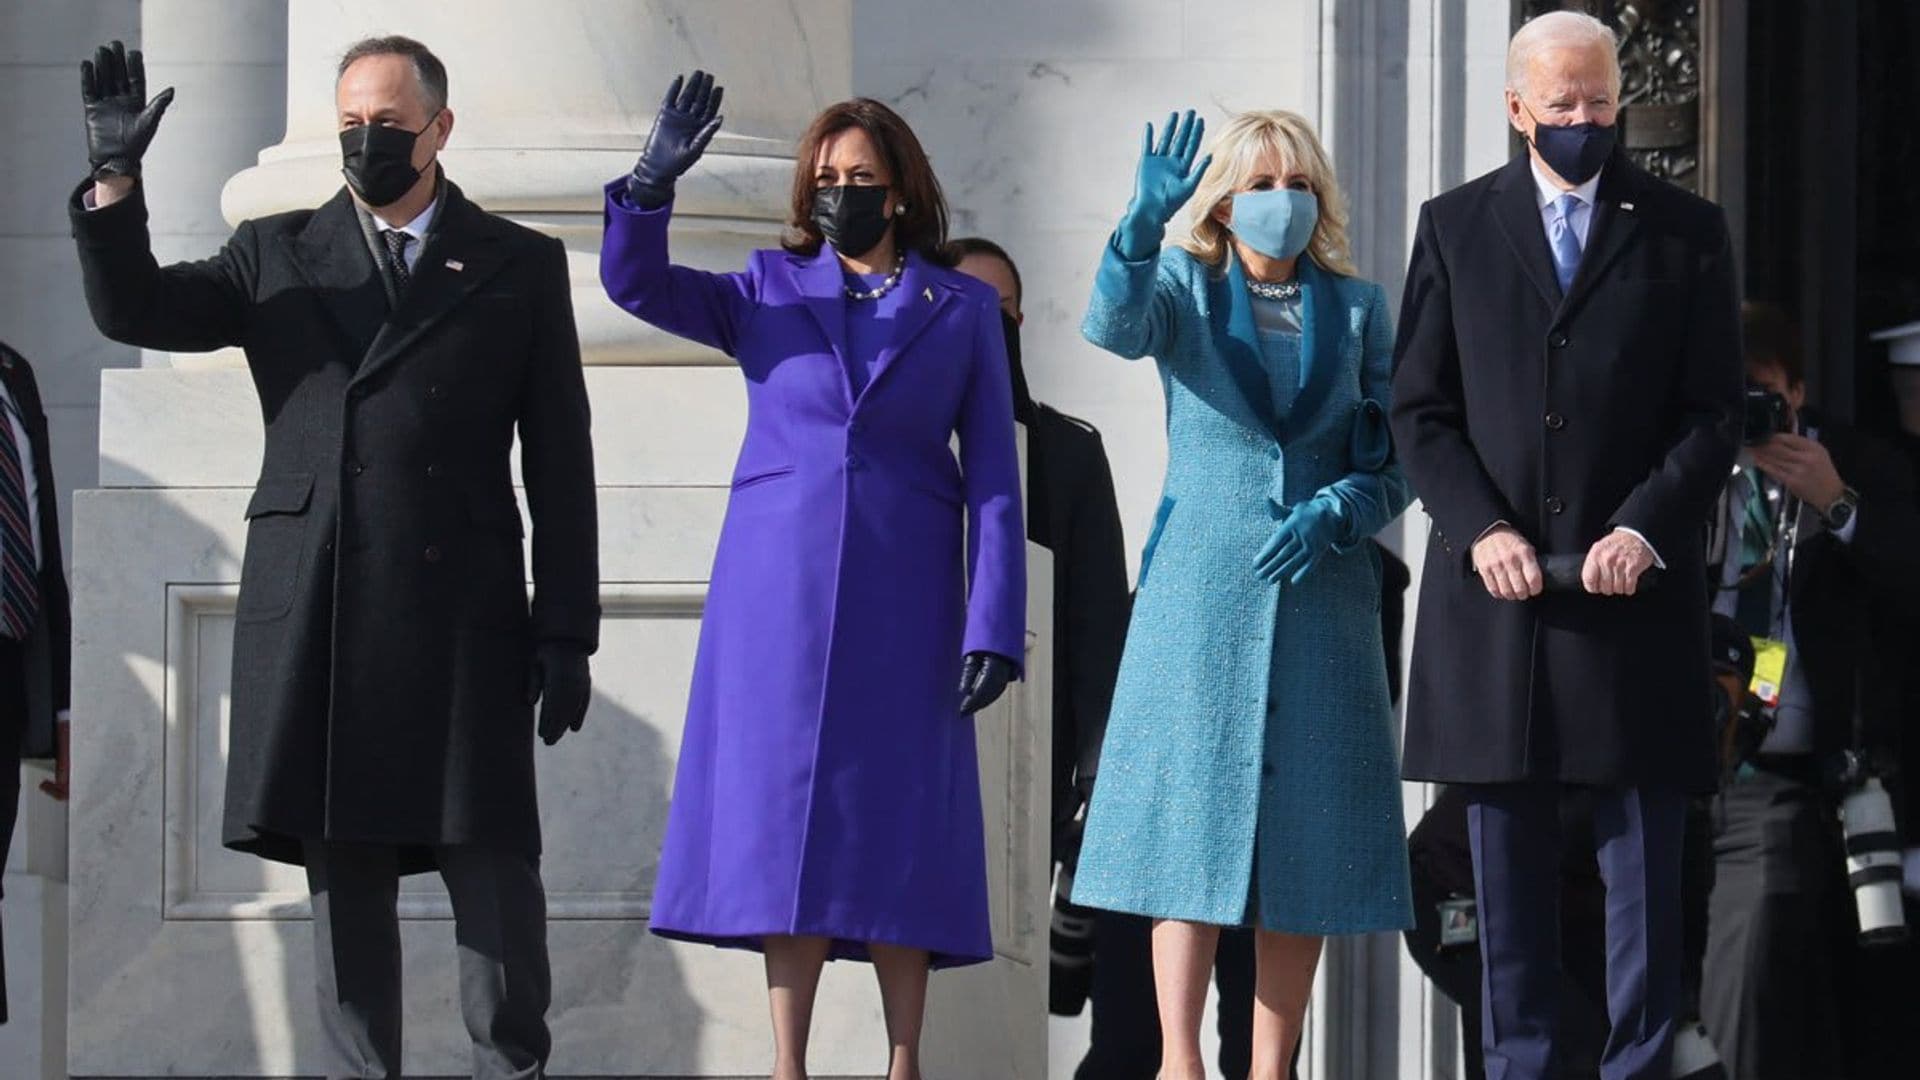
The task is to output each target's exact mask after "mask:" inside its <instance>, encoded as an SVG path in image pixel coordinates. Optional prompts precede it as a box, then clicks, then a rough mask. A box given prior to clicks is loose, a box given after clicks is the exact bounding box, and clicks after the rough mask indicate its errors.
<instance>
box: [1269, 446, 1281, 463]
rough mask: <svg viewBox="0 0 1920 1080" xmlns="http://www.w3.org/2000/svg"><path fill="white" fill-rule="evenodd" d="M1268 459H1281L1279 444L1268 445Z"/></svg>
mask: <svg viewBox="0 0 1920 1080" xmlns="http://www.w3.org/2000/svg"><path fill="white" fill-rule="evenodd" d="M1267 460H1269V461H1279V460H1280V448H1279V447H1277V446H1269V447H1267Z"/></svg>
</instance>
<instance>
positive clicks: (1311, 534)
mask: <svg viewBox="0 0 1920 1080" xmlns="http://www.w3.org/2000/svg"><path fill="white" fill-rule="evenodd" d="M1346 534H1347V512H1346V508H1345V507H1343V506H1341V505H1340V500H1338V499H1336V498H1334V497H1333V496H1331V495H1316V496H1314V497H1313V498H1311V499H1308V500H1307V501H1306V502H1303V503H1301V504H1300V505H1299V506H1296V507H1294V508H1293V510H1292V511H1291V512H1290V513H1288V514H1287V516H1286V517H1283V518H1281V519H1280V523H1279V524H1278V525H1275V526H1274V528H1273V536H1272V537H1270V538H1269V539H1268V540H1267V544H1266V546H1265V547H1263V548H1261V549H1260V556H1259V557H1258V558H1256V559H1255V560H1254V563H1253V568H1254V572H1255V573H1257V574H1259V575H1260V579H1261V580H1262V581H1265V582H1267V583H1268V584H1270V585H1278V584H1280V583H1281V582H1282V581H1285V582H1286V583H1287V584H1289V585H1298V584H1300V583H1301V582H1302V581H1305V580H1306V579H1307V575H1308V574H1311V573H1313V571H1314V569H1315V568H1316V567H1318V566H1319V565H1320V560H1322V559H1324V558H1326V557H1327V553H1328V552H1331V551H1332V550H1333V545H1335V544H1337V543H1339V542H1340V541H1341V540H1342V539H1343V538H1345V536H1346Z"/></svg>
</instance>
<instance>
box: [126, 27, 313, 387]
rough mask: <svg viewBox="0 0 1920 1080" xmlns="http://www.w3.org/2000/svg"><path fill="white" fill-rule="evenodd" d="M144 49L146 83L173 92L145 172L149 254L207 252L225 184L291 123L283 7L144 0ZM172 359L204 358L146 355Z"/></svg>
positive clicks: (220, 230) (224, 231) (220, 235)
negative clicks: (150, 239) (288, 120)
mask: <svg viewBox="0 0 1920 1080" xmlns="http://www.w3.org/2000/svg"><path fill="white" fill-rule="evenodd" d="M140 46H141V48H142V50H143V51H144V52H145V54H146V61H147V86H148V87H150V88H151V91H152V92H156V93H157V92H158V91H159V90H161V89H162V88H165V87H172V88H173V89H174V92H175V97H174V101H173V105H172V106H171V107H170V108H168V110H167V115H166V119H165V120H163V121H162V122H161V126H160V134H159V135H158V136H157V137H156V138H155V139H154V141H153V146H152V147H151V148H150V149H148V151H147V156H146V160H145V170H144V174H143V175H144V182H145V186H146V199H147V210H148V212H149V213H150V214H151V215H152V230H153V254H154V257H155V258H156V259H159V260H160V261H161V262H162V263H168V262H173V261H175V260H178V259H199V258H205V257H206V255H207V253H208V252H210V251H213V250H215V249H217V248H218V247H219V246H220V245H221V244H223V243H225V242H226V240H227V237H228V236H230V235H231V234H232V233H233V228H232V226H230V225H228V224H227V222H226V220H225V219H224V218H222V217H221V216H220V186H221V185H222V184H224V183H225V182H226V179H227V178H228V177H230V176H232V175H233V174H234V173H235V172H237V171H238V170H240V169H243V168H245V167H246V166H248V165H250V164H252V162H253V160H254V155H255V154H256V153H258V152H259V150H260V147H262V146H265V145H267V144H268V143H271V142H272V141H273V140H274V139H277V138H279V137H280V133H281V132H282V131H283V130H285V128H286V98H287V82H286V65H287V5H286V3H285V2H284V0H256V2H254V3H248V4H234V3H230V2H227V3H223V2H222V0H144V2H143V3H141V5H140ZM176 359H177V360H178V361H179V362H181V363H184V364H188V365H193V364H203V363H205V362H206V361H205V360H204V359H202V358H200V357H195V356H180V357H177V358H176V357H170V356H169V354H167V353H164V352H158V351H154V350H145V351H143V353H142V355H141V361H142V362H143V363H145V364H147V365H150V366H151V365H164V364H167V363H171V362H174V361H175V360H176Z"/></svg>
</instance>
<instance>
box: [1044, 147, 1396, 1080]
mask: <svg viewBox="0 0 1920 1080" xmlns="http://www.w3.org/2000/svg"><path fill="white" fill-rule="evenodd" d="M1201 132H1202V125H1201V123H1200V122H1199V121H1198V120H1196V119H1195V118H1194V115H1193V113H1191V112H1189V113H1187V114H1186V116H1185V118H1184V119H1181V118H1177V117H1170V118H1169V122H1168V126H1167V128H1166V130H1165V131H1164V133H1163V135H1162V138H1161V139H1160V141H1159V143H1158V145H1155V143H1154V139H1153V129H1152V127H1151V126H1149V127H1148V129H1147V143H1146V146H1145V148H1144V151H1143V154H1142V159H1141V163H1140V171H1139V176H1138V180H1137V183H1136V188H1135V192H1134V197H1133V201H1132V203H1131V204H1130V205H1129V206H1128V209H1127V213H1126V215H1125V217H1123V218H1122V220H1121V222H1120V226H1119V228H1118V229H1117V230H1115V232H1114V234H1113V238H1112V240H1111V241H1110V242H1109V244H1108V246H1107V250H1106V254H1105V256H1104V258H1103V259H1102V262H1101V265H1100V269H1099V272H1098V275H1097V277H1096V279H1095V286H1094V294H1093V301H1092V304H1091V305H1090V307H1089V310H1088V312H1087V316H1086V320H1085V324H1084V326H1083V332H1084V333H1085V335H1086V337H1087V339H1088V340H1089V341H1091V342H1093V343H1094V344H1096V345H1099V346H1100V347H1102V348H1104V349H1107V350H1108V351H1110V352H1113V353H1117V354H1119V355H1120V356H1123V357H1127V358H1129V359H1133V358H1138V357H1142V356H1152V357H1154V359H1155V360H1156V361H1157V363H1158V365H1159V369H1160V378H1161V384H1162V386H1163V387H1164V389H1165V391H1166V399H1167V443H1168V461H1167V476H1166V483H1165V487H1164V491H1163V495H1162V497H1161V500H1160V507H1159V511H1158V513H1157V514H1156V515H1155V517H1154V522H1153V530H1152V533H1151V535H1150V536H1149V537H1148V540H1147V545H1146V550H1145V553H1144V554H1143V555H1142V556H1141V565H1140V584H1139V593H1138V597H1137V600H1136V601H1135V606H1134V613H1133V622H1132V625H1131V628H1130V630H1129V633H1128V637H1127V647H1126V654H1125V659H1124V660H1123V661H1122V664H1121V669H1120V680H1119V685H1118V687H1117V688H1116V690H1115V693H1114V700H1113V709H1112V714H1111V718H1110V720H1109V724H1108V728H1107V737H1106V744H1105V746H1104V748H1103V750H1102V752H1101V760H1100V778H1099V780H1098V781H1097V782H1096V784H1095V785H1094V792H1093V803H1092V807H1091V809H1090V810H1089V814H1088V820H1087V830H1086V841H1085V847H1084V848H1083V850H1082V852H1081V856H1080V867H1079V874H1078V876H1077V878H1076V880H1075V886H1074V899H1075V900H1076V901H1078V902H1079V903H1082V904H1087V905H1090V906H1093V907H1100V908H1106V909H1109V910H1114V911H1124V912H1131V913H1134V914H1138V915H1147V916H1151V917H1153V918H1155V919H1156V920H1160V921H1158V922H1156V924H1155V926H1154V931H1153V954H1154V975H1155V981H1156V984H1157V987H1158V994H1159V1001H1160V1017H1161V1027H1162V1029H1163V1038H1162V1047H1163V1051H1162V1053H1163V1059H1162V1065H1161V1069H1162V1071H1161V1075H1162V1076H1163V1077H1167V1078H1169V1080H1188V1078H1199V1077H1204V1075H1205V1073H1204V1067H1203V1065H1202V1062H1201V1058H1200V1040H1199V1026H1200V1014H1201V1008H1202V1005H1203V1003H1204V1001H1205V995H1206V984H1207V975H1208V972H1209V971H1210V969H1211V966H1212V960H1213V954H1214V943H1215V941H1216V939H1217V938H1218V934H1219V928H1220V927H1222V926H1246V925H1251V926H1253V927H1255V928H1256V929H1257V930H1258V931H1259V932H1258V933H1257V935H1256V939H1257V942H1258V945H1257V957H1258V967H1259V973H1258V977H1257V986H1256V994H1255V999H1256V1001H1255V1009H1254V1058H1253V1063H1254V1065H1253V1072H1252V1074H1251V1075H1252V1076H1253V1077H1256V1078H1259V1077H1284V1076H1285V1075H1286V1074H1287V1066H1288V1062H1289V1061H1290V1059H1291V1058H1292V1055H1293V1050H1294V1046H1295V1044H1296V1043H1297V1041H1298V1039H1299V1033H1300V1024H1301V1021H1302V1019H1303V1016H1304V1013H1305V1009H1306V1003H1307V998H1308V995H1309V994H1310V992H1311V988H1312V983H1313V971H1314V967H1315V966H1316V964H1317V962H1318V959H1319V954H1320V944H1321V939H1322V938H1323V936H1325V935H1327V934H1356V933H1363V932H1367V931H1374V930H1391V929H1397V928H1400V927H1404V926H1407V925H1410V924H1411V922H1412V915H1411V908H1410V906H1409V899H1408V898H1409V886H1408V880H1407V848H1406V834H1405V830H1404V828H1403V824H1402V820H1401V811H1400V782H1399V773H1398V762H1397V759H1396V755H1395V748H1394V734H1393V730H1392V717H1391V714H1390V711H1389V706H1388V699H1387V673H1386V667H1385V663H1384V661H1383V659H1382V648H1381V644H1380V617H1379V603H1380V574H1381V569H1380V564H1379V559H1378V557H1377V556H1376V555H1375V554H1374V552H1373V549H1372V545H1370V544H1367V543H1366V542H1365V541H1366V540H1367V539H1368V538H1369V537H1370V536H1372V535H1373V534H1374V533H1375V532H1377V531H1378V530H1379V529H1381V528H1382V527H1383V526H1385V525H1386V524H1387V523H1388V522H1390V521H1392V520H1393V518H1394V517H1395V516H1397V515H1398V514H1399V513H1400V511H1401V510H1403V509H1405V507H1406V505H1407V502H1408V499H1409V493H1408V490H1407V484H1406V481H1405V480H1404V479H1402V477H1401V475H1400V472H1399V470H1398V468H1396V467H1395V466H1394V464H1393V462H1392V454H1391V451H1390V447H1389V444H1388V439H1387V434H1386V425H1385V415H1384V410H1385V408H1386V406H1387V393H1388V381H1389V375H1390V369H1391V366H1392V357H1391V350H1392V344H1393V333H1392V330H1391V328H1390V326H1389V325H1388V316H1387V304H1386V298H1385V296H1384V295H1383V293H1382V291H1381V289H1380V287H1379V286H1378V285H1375V284H1373V283H1372V282H1368V281H1362V280H1360V279H1359V278H1357V277H1355V276H1353V275H1354V271H1353V267H1352V264H1351V262H1350V260H1349V255H1348V251H1347V240H1346V214H1345V210H1344V208H1343V204H1342V200H1341V197H1340V191H1339V188H1338V187H1337V186H1336V185H1335V182H1334V177H1333V170H1332V168H1331V166H1330V165H1329V164H1328V162H1327V158H1326V153H1325V151H1323V150H1322V149H1321V147H1320V143H1319V140H1318V139H1317V138H1315V136H1314V134H1313V131H1312V129H1311V128H1310V127H1309V126H1308V125H1307V123H1306V122H1305V121H1304V120H1303V119H1301V118H1300V117H1298V116H1296V115H1294V114H1292V113H1286V112H1256V113H1248V114H1245V115H1243V116H1240V117H1238V118H1236V119H1235V120H1234V121H1233V122H1232V123H1231V124H1230V125H1229V126H1228V128H1227V130H1226V132H1225V133H1224V134H1223V135H1222V136H1221V137H1220V138H1219V140H1218V142H1217V143H1216V144H1215V145H1214V147H1213V148H1212V153H1211V154H1210V155H1209V156H1208V158H1207V159H1206V160H1205V161H1202V162H1200V164H1199V165H1198V166H1197V167H1196V166H1195V164H1194V159H1195V158H1196V157H1198V155H1199V147H1200V139H1201ZM1189 201H1191V203H1192V205H1193V207H1194V210H1193V216H1194V219H1195V224H1194V227H1193V230H1192V238H1191V239H1190V240H1189V241H1188V242H1187V243H1186V244H1185V245H1183V246H1181V247H1174V248H1169V249H1167V250H1166V251H1164V252H1163V251H1161V249H1160V242H1161V238H1162V236H1163V235H1164V231H1165V227H1166V224H1167V222H1168V221H1170V220H1171V219H1172V217H1173V216H1174V214H1175V213H1176V212H1177V211H1178V210H1179V209H1180V207H1181V206H1182V205H1183V204H1186V203H1188V202H1189Z"/></svg>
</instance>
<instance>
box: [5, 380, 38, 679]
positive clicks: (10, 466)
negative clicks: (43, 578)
mask: <svg viewBox="0 0 1920 1080" xmlns="http://www.w3.org/2000/svg"><path fill="white" fill-rule="evenodd" d="M0 403H4V406H5V408H4V410H0V635H5V636H6V637H10V638H13V639H14V640H16V641H25V640H26V638H27V635H28V634H29V633H31V632H32V631H33V620H34V616H36V615H38V614H39V611H40V578H39V571H38V569H37V567H36V564H37V563H38V561H39V560H38V559H37V558H35V556H34V550H33V524H32V522H33V519H32V517H31V516H30V513H29V511H28V508H27V478H26V472H25V470H24V469H23V468H22V467H21V462H20V443H19V441H18V440H16V439H15V438H14V435H13V423H14V421H16V420H18V421H19V424H20V427H21V429H22V430H25V428H26V426H27V422H26V420H25V419H24V418H22V417H21V416H20V410H19V407H18V406H16V405H15V404H14V403H13V396H12V395H11V394H0Z"/></svg>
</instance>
